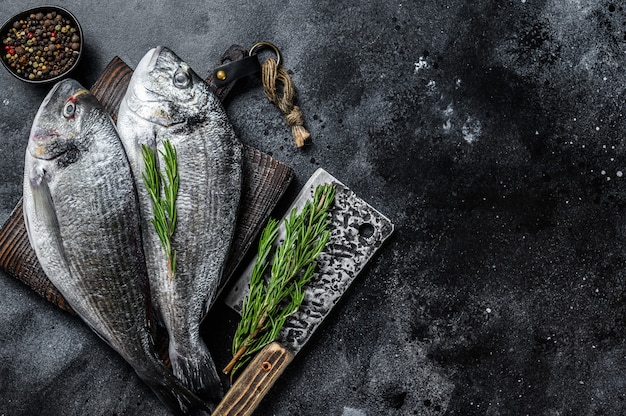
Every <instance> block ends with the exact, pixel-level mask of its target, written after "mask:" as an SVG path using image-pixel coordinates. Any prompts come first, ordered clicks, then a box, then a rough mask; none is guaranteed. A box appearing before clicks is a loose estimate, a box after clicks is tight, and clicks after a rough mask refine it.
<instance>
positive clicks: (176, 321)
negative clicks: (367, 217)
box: [117, 47, 243, 399]
mask: <svg viewBox="0 0 626 416" xmlns="http://www.w3.org/2000/svg"><path fill="white" fill-rule="evenodd" d="M117 127H118V130H119V132H120V138H121V139H122V143H123V144H124V148H125V149H126V153H127V155H128V158H129V160H130V164H131V167H132V170H133V175H134V178H135V184H136V187H137V190H138V195H139V201H140V208H141V218H142V233H143V244H144V252H145V255H146V262H147V265H148V276H149V280H150V289H151V296H152V302H153V305H154V307H155V310H156V313H157V316H159V317H160V319H161V320H162V323H163V324H164V326H165V328H166V329H167V331H168V334H169V357H170V361H171V363H172V370H173V372H174V374H175V375H176V376H177V377H178V378H179V379H180V380H182V381H183V383H185V385H186V386H187V387H189V388H190V389H192V390H193V391H195V392H197V393H198V394H200V393H201V395H202V397H206V398H210V399H219V398H220V397H221V396H222V389H221V383H220V379H219V375H218V373H217V370H216V368H215V364H214V362H213V359H212V357H211V355H210V353H209V350H208V349H207V347H206V345H205V343H204V340H203V339H202V337H201V335H200V323H201V321H202V319H203V318H204V316H205V315H206V313H207V311H208V308H209V306H210V304H211V302H212V300H213V298H214V297H215V294H216V291H217V288H218V285H219V283H220V279H221V274H222V270H223V267H224V263H225V261H226V257H227V255H228V251H229V248H230V244H231V241H232V239H233V234H234V230H235V223H236V220H237V211H238V206H239V199H240V194H241V185H242V153H243V148H242V145H241V143H240V142H239V141H238V139H237V137H236V136H235V133H234V130H233V128H232V126H231V124H230V122H229V120H228V118H227V116H226V113H225V111H224V109H223V107H222V105H221V103H220V102H219V100H218V99H217V97H216V96H215V95H214V94H213V93H212V92H211V91H210V90H209V87H208V85H207V84H206V83H205V82H204V81H203V80H202V79H201V78H200V77H199V76H198V75H197V74H196V73H195V72H194V71H193V70H192V69H191V68H190V67H189V65H188V64H186V63H185V62H183V61H182V60H181V59H180V58H179V57H178V56H176V54H174V53H173V52H172V51H170V50H169V49H167V48H165V47H157V48H154V49H151V50H150V51H148V53H147V54H146V55H145V56H144V57H143V58H142V59H141V61H140V62H139V64H138V65H137V68H136V69H135V72H134V74H133V76H132V78H131V80H130V84H129V86H128V89H127V91H126V95H125V97H124V99H123V100H122V103H121V105H120V110H119V113H118V119H117ZM164 141H169V142H170V143H171V144H172V145H173V146H174V147H175V149H176V153H177V160H178V174H179V190H178V197H177V199H176V204H175V205H176V210H177V223H176V227H175V231H174V234H173V238H172V245H173V248H174V249H175V250H176V270H175V271H174V275H173V277H170V276H169V268H168V262H167V258H166V254H165V251H164V249H163V247H162V245H161V242H160V240H159V237H158V234H157V232H156V231H155V228H154V226H153V225H152V223H151V219H152V218H153V213H152V209H153V208H152V201H151V199H150V196H149V194H148V191H147V189H146V186H145V185H144V183H143V179H142V174H143V173H144V171H145V166H144V160H143V154H142V145H146V146H147V147H149V148H150V149H152V151H154V152H155V154H157V155H158V159H157V161H158V162H157V164H158V165H160V166H159V169H160V171H161V172H162V173H163V175H165V167H164V166H163V164H164V161H163V156H162V152H163V151H164V150H163V149H164V148H163V142H164Z"/></svg>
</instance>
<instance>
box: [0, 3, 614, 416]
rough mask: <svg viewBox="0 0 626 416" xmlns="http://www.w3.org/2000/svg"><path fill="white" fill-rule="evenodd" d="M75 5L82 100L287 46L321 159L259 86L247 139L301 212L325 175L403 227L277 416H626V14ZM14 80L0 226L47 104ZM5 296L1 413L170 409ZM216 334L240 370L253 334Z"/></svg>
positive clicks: (3, 139)
mask: <svg viewBox="0 0 626 416" xmlns="http://www.w3.org/2000/svg"><path fill="white" fill-rule="evenodd" d="M379 3H380V4H379ZM37 4H38V3H37V2H32V5H33V6H34V5H37ZM60 4H61V5H63V6H65V7H67V8H68V9H70V10H71V11H72V12H74V13H75V14H76V15H77V17H78V18H79V20H80V21H81V23H82V24H83V29H84V32H85V38H86V40H87V51H86V56H85V59H84V61H83V62H82V64H81V67H80V70H79V72H77V73H76V74H75V76H76V78H77V79H78V80H79V81H81V82H83V83H84V84H85V85H91V84H92V83H93V82H94V81H95V80H96V78H97V77H98V75H99V74H100V73H101V72H102V70H103V69H104V67H105V65H106V64H107V63H108V62H109V61H110V60H111V59H112V58H113V57H114V56H115V55H119V56H121V57H122V58H123V59H124V60H125V61H126V62H128V63H129V64H130V65H131V66H135V65H136V64H137V62H138V61H139V59H140V58H141V56H143V54H144V53H145V52H146V51H147V50H148V49H149V48H150V47H153V46H156V45H158V44H163V45H166V46H168V47H170V48H171V49H173V50H174V51H175V52H177V53H178V54H179V55H180V56H181V57H183V58H184V59H186V60H187V61H188V62H189V63H190V64H191V66H192V67H193V68H195V69H196V71H197V72H199V73H200V74H202V75H203V74H204V73H205V71H206V69H208V68H209V67H210V66H211V65H212V64H213V63H215V62H216V61H218V59H219V56H220V55H221V53H222V52H223V51H224V50H225V49H226V48H227V47H228V46H229V45H230V44H232V43H239V44H243V45H245V46H250V45H252V44H253V43H255V42H256V41H259V40H268V41H272V42H274V43H275V44H277V45H278V46H279V47H280V48H281V50H282V52H283V55H284V61H285V65H286V67H287V68H288V69H289V70H290V71H291V73H292V75H293V78H294V82H295V83H296V86H297V88H298V93H299V102H300V104H301V107H302V110H303V113H304V117H305V120H306V125H307V127H308V128H309V129H310V131H311V134H312V144H311V145H309V146H307V147H306V148H305V149H303V150H297V149H295V148H294V146H293V145H292V143H291V138H290V136H289V131H288V129H287V128H286V127H285V124H284V122H283V121H282V119H281V117H280V114H279V113H278V111H277V110H276V109H275V108H274V107H273V106H271V105H270V104H269V103H267V102H266V100H265V97H264V95H263V92H262V90H261V88H260V85H259V82H258V79H251V80H249V81H248V82H247V83H244V84H243V85H240V86H239V87H238V89H237V90H236V91H235V92H234V94H233V95H232V96H231V97H230V99H229V100H228V102H227V109H228V113H229V115H230V117H231V120H232V122H233V124H234V125H235V127H236V129H237V132H238V133H239V135H240V137H241V140H242V141H243V142H245V143H248V144H251V145H253V146H255V147H257V148H259V149H261V150H264V151H266V152H271V153H272V154H273V155H274V156H275V157H277V158H278V159H280V160H281V161H283V162H285V163H287V164H290V165H291V166H293V167H294V169H295V172H296V176H297V178H296V183H295V185H294V186H293V189H292V190H291V191H290V196H293V195H294V194H295V192H296V191H297V189H298V188H299V186H300V185H302V184H303V183H304V182H305V181H306V179H307V178H308V177H309V176H310V175H311V174H312V173H313V172H314V171H315V169H317V168H318V167H323V168H325V169H326V170H328V171H329V172H330V173H332V174H333V175H334V176H336V177H337V178H338V179H340V180H341V181H343V182H344V183H346V184H347V185H348V186H350V187H351V188H352V189H353V190H354V191H356V193H357V194H358V195H360V196H361V197H362V198H364V199H365V200H367V201H368V202H370V203H371V204H372V205H374V206H375V207H376V208H378V209H379V210H380V211H382V212H383V213H385V214H386V215H387V216H389V217H390V218H391V219H392V221H394V223H395V224H396V233H395V235H394V237H393V238H392V239H391V240H390V241H389V243H388V244H387V245H386V246H385V247H384V248H383V249H382V250H381V251H380V252H379V255H378V256H377V257H376V258H375V259H374V261H373V262H372V264H371V265H370V267H368V269H367V270H366V271H365V273H363V274H362V275H361V276H360V278H359V279H358V280H357V281H356V283H355V284H354V285H353V287H352V288H351V289H350V291H349V292H348V293H347V295H346V297H345V298H344V300H343V301H342V302H341V303H340V305H338V306H337V308H336V309H335V310H334V311H333V313H332V314H331V316H330V317H329V319H328V321H327V322H326V323H325V325H324V327H323V328H322V330H321V331H320V332H319V333H318V334H316V336H315V338H314V339H313V340H312V341H311V343H310V344H309V345H308V346H307V348H305V349H304V350H303V351H302V353H301V355H299V356H298V357H297V358H296V360H295V361H294V362H293V363H292V366H291V367H290V368H289V369H288V370H287V372H286V373H285V374H284V376H283V377H282V378H281V379H280V380H279V382H278V384H277V385H276V386H275V387H274V388H273V390H272V391H271V392H270V394H269V395H268V397H267V399H266V400H265V401H264V402H263V404H262V406H261V407H260V409H259V411H258V414H259V415H280V416H286V415H320V416H321V415H345V416H363V415H368V416H369V415H623V414H625V413H626V410H625V408H626V403H625V401H624V399H625V394H626V376H624V374H626V341H625V339H624V333H625V331H626V320H625V318H626V305H625V304H624V284H625V277H624V276H625V274H624V272H625V267H626V240H625V237H626V234H625V230H624V227H623V218H624V210H625V203H624V201H625V200H624V196H625V191H626V188H625V186H626V182H625V181H626V176H624V173H626V158H625V157H624V148H625V145H626V144H625V142H624V137H623V132H624V130H625V127H626V121H625V117H624V111H625V104H624V101H625V98H626V92H625V90H626V84H625V82H624V75H625V73H626V72H625V63H626V62H625V61H626V11H625V10H624V7H626V4H625V3H624V2H621V1H591V0H578V1H564V0H553V1H541V0H516V1H496V0H484V1H483V0H480V1H473V2H464V1H454V0H451V1H445V2H438V1H405V2H402V1H399V0H390V1H386V2H358V1H354V0H353V1H342V2H337V1H326V0H322V1H320V0H303V1H298V2H291V1H280V0H273V1H268V2H257V1H237V0H236V1H232V0H230V1H201V0H192V1H188V2H184V3H183V2H174V1H166V0H158V1H152V2H141V1H138V0H125V1H118V0H109V1H103V2H93V3H92V4H87V3H86V2H78V1H63V2H60ZM30 5H31V4H28V5H26V4H24V3H22V2H17V1H3V0H0V6H1V7H0V10H1V11H0V20H4V19H8V18H9V17H10V15H11V14H13V13H17V12H19V11H20V10H22V9H24V8H25V7H27V6H30ZM0 86H1V87H0V135H1V136H0V152H1V154H2V157H0V222H1V221H4V219H6V218H7V217H8V215H9V213H10V211H11V209H12V208H13V207H14V206H15V204H16V203H17V202H18V200H19V198H20V194H21V183H22V169H23V163H24V162H23V154H24V151H25V147H26V142H27V138H28V132H29V129H30V125H31V123H32V119H33V117H34V115H35V112H36V110H37V108H38V106H39V104H40V102H41V99H42V98H43V97H44V95H45V94H46V92H47V88H42V87H33V86H29V85H25V84H23V83H21V82H20V81H18V80H16V79H14V78H12V77H11V76H10V75H9V74H8V73H6V71H0ZM0 293H1V296H0V415H7V416H19V415H33V414H42V415H43V414H45V415H135V414H152V415H156V414H166V412H165V411H164V410H163V408H162V407H161V405H160V403H159V402H158V400H157V399H156V398H154V397H153V395H152V393H151V392H150V391H148V389H147V388H146V387H144V386H143V385H142V384H141V383H140V382H139V381H138V379H137V378H136V376H135V375H134V373H133V371H132V369H130V367H129V366H127V365H126V364H125V363H124V362H123V361H122V360H121V359H120V358H118V357H117V356H116V355H115V354H114V353H113V352H112V351H111V350H110V349H109V348H108V347H107V346H106V345H104V344H103V343H102V342H101V341H100V340H99V339H98V338H97V337H96V336H95V335H93V334H92V333H91V332H90V331H89V330H88V329H86V328H85V326H84V325H83V324H82V323H81V322H80V321H78V320H77V319H75V318H73V317H71V316H68V315H67V314H65V313H62V312H60V311H58V310H56V309H55V308H54V307H52V306H51V305H49V304H47V303H46V302H45V301H43V300H42V299H40V298H39V297H37V296H36V295H33V294H32V293H31V292H30V291H29V290H28V289H27V288H25V286H24V285H22V284H21V283H18V282H14V281H13V280H11V279H10V278H9V277H8V276H6V275H3V274H0ZM212 321H213V322H212V324H211V326H209V328H208V330H207V339H210V342H211V345H212V347H213V348H214V349H215V350H216V351H215V354H216V356H218V357H221V356H225V354H226V352H227V350H228V342H229V340H228V339H227V335H228V331H227V330H226V329H225V328H228V326H229V325H231V326H232V324H233V322H234V321H233V317H232V315H229V314H227V311H226V310H225V309H223V308H221V307H219V308H218V309H217V310H216V311H215V313H214V314H213V315H212ZM213 326H215V327H216V328H217V329H212V328H213Z"/></svg>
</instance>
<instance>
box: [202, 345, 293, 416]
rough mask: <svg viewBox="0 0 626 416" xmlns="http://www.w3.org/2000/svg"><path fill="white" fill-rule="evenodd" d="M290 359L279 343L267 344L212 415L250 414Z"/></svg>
mask: <svg viewBox="0 0 626 416" xmlns="http://www.w3.org/2000/svg"><path fill="white" fill-rule="evenodd" d="M293 358H294V355H293V353H291V352H289V351H288V350H286V349H285V348H283V347H282V346H281V345H280V344H279V343H277V342H273V343H271V344H269V345H267V346H266V347H265V348H263V349H262V350H261V351H259V352H258V353H257V355H256V356H255V357H254V359H253V360H252V361H251V362H250V364H248V366H247V367H246V368H245V370H244V371H243V373H241V375H240V376H239V378H238V379H237V381H236V382H235V384H233V386H232V387H231V388H230V389H229V390H228V392H226V395H225V396H224V398H223V399H222V401H221V402H220V404H219V405H218V406H217V408H216V409H215V410H214V411H213V413H212V415H213V416H249V415H252V413H253V412H254V410H255V409H256V408H257V407H258V405H259V403H261V400H263V398H264V397H265V395H266V394H267V392H268V391H269V390H270V389H271V388H272V386H273V385H274V383H275V382H276V380H277V379H278V378H279V377H280V375H281V374H282V373H283V372H284V371H285V369H286V368H287V366H288V365H289V363H291V361H293Z"/></svg>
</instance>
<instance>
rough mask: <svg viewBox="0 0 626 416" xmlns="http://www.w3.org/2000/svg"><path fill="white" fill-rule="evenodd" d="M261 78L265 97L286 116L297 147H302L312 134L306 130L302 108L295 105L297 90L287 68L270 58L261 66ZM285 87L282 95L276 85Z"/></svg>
mask: <svg viewBox="0 0 626 416" xmlns="http://www.w3.org/2000/svg"><path fill="white" fill-rule="evenodd" d="M261 77H262V80H263V89H264V90H265V95H267V98H268V99H269V100H270V102H272V103H274V105H276V106H277V107H278V108H279V109H280V111H282V113H283V114H284V115H285V121H286V122H287V124H288V125H289V127H291V134H292V135H293V140H294V142H295V143H296V146H298V147H302V146H304V143H305V142H306V140H307V139H308V138H309V137H310V136H311V134H310V133H309V132H308V131H307V129H306V128H304V121H303V119H302V112H301V111H300V107H298V106H297V105H294V103H293V100H294V97H295V94H296V89H295V87H294V85H293V81H292V79H291V77H290V76H289V74H288V73H287V71H286V70H285V68H283V67H282V65H279V63H278V62H277V61H276V59H274V58H269V59H267V60H266V61H265V62H263V65H262V66H261ZM277 83H280V84H282V85H283V88H282V95H281V94H280V92H279V91H278V89H277V88H276V84H277Z"/></svg>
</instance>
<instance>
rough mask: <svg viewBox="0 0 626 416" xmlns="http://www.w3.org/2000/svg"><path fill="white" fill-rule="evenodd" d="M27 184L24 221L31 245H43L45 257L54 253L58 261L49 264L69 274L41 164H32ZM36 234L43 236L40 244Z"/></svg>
mask: <svg viewBox="0 0 626 416" xmlns="http://www.w3.org/2000/svg"><path fill="white" fill-rule="evenodd" d="M29 185H30V186H29V189H28V191H29V192H27V193H25V195H24V202H25V203H24V223H25V226H26V233H27V235H28V239H29V241H30V244H31V247H33V248H35V249H36V248H37V247H38V246H41V245H45V246H46V247H45V248H44V249H45V251H46V257H50V255H51V254H55V257H56V258H57V259H58V263H56V264H54V265H51V266H56V267H58V268H61V269H63V270H62V273H63V275H65V274H69V266H68V263H67V257H66V255H65V249H64V248H63V240H62V239H61V231H60V228H59V220H58V218H57V215H56V210H55V207H54V201H53V200H52V194H51V192H50V187H49V186H48V178H47V177H46V171H45V169H43V168H42V167H41V166H34V167H33V169H32V170H31V174H30V176H29ZM27 199H29V200H27ZM28 207H30V209H28ZM36 235H39V236H45V242H44V241H41V239H40V244H37V243H36V242H35V238H36V237H35V236H36ZM40 248H41V247H40Z"/></svg>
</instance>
